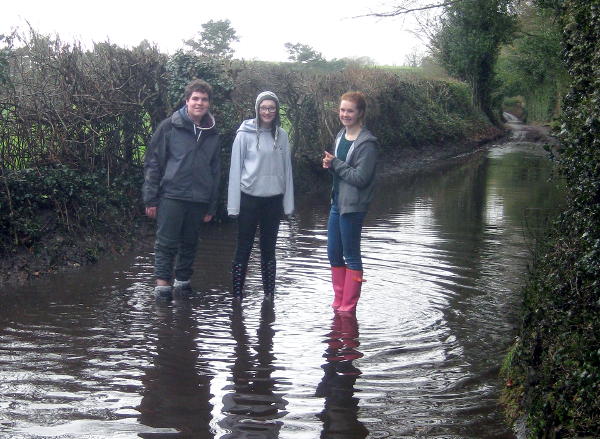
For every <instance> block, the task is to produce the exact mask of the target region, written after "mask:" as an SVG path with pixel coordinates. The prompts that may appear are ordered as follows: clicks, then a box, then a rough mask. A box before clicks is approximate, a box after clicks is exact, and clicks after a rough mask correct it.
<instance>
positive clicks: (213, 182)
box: [142, 79, 221, 300]
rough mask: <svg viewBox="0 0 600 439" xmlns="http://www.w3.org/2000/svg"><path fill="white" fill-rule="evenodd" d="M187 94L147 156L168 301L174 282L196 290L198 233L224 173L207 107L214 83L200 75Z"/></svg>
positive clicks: (160, 278) (158, 268)
mask: <svg viewBox="0 0 600 439" xmlns="http://www.w3.org/2000/svg"><path fill="white" fill-rule="evenodd" d="M184 95H185V105H184V106H183V107H182V108H180V109H179V110H177V111H176V112H175V113H173V115H171V117H169V118H167V119H165V120H163V121H162V122H161V123H160V124H159V126H158V128H157V130H156V132H155V133H154V135H153V136H152V140H151V141H150V145H149V146H148V149H147V150H146V156H145V160H144V186H143V188H142V192H143V197H144V204H145V205H146V215H147V216H148V217H150V218H156V241H155V247H154V250H155V263H154V267H155V269H154V272H155V276H156V288H155V290H154V292H155V296H156V297H157V298H158V299H165V300H170V299H172V297H173V295H172V294H173V287H175V288H176V289H177V290H178V291H180V292H181V293H182V294H190V293H191V292H192V290H191V287H190V277H191V276H192V271H193V270H192V265H193V263H194V259H195V257H196V249H197V246H198V235H199V232H200V227H201V225H202V223H206V222H209V221H210V220H211V219H212V217H213V216H214V214H215V212H216V208H217V199H218V193H219V179H220V173H221V162H220V160H221V156H220V139H219V135H218V133H217V131H216V129H215V120H214V118H213V116H212V115H211V114H210V112H209V107H210V104H211V99H212V88H211V86H210V85H209V84H208V83H206V82H205V81H202V80H200V79H197V80H194V81H192V82H190V83H189V84H188V85H187V86H186V88H185V91H184ZM173 274H174V275H175V280H174V282H173Z"/></svg>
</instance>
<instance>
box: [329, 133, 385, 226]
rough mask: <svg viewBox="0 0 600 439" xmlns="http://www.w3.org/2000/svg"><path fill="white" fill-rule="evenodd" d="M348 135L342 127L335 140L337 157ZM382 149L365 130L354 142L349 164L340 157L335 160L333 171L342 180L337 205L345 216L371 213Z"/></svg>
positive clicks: (348, 158)
mask: <svg viewBox="0 0 600 439" xmlns="http://www.w3.org/2000/svg"><path fill="white" fill-rule="evenodd" d="M344 133H345V129H344V128H342V129H341V130H340V132H339V133H338V134H337V136H336V138H335V143H334V154H335V153H337V147H338V145H339V143H340V139H341V138H342V135H343V134H344ZM378 150H379V143H378V141H377V138H376V137H375V136H374V135H373V134H372V133H371V131H369V130H368V129H367V128H364V127H363V128H362V130H361V131H360V133H359V135H358V137H357V138H356V140H355V141H354V142H353V143H352V146H351V147H350V150H349V151H348V155H347V156H346V161H343V160H340V159H338V158H337V157H335V158H334V159H333V160H332V161H331V168H330V169H329V170H330V172H332V173H334V174H335V175H337V176H338V177H339V178H340V182H339V189H338V190H339V192H338V196H337V206H338V209H339V211H340V213H341V214H342V215H343V214H345V213H351V212H366V211H367V208H368V206H369V203H370V202H371V200H372V199H373V193H374V188H375V176H376V167H377V157H378V155H379V152H378Z"/></svg>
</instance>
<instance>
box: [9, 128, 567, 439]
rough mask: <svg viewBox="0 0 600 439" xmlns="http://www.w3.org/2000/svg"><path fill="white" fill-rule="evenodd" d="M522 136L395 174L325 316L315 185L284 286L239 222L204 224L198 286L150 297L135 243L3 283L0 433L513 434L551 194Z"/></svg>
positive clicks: (286, 254)
mask: <svg viewBox="0 0 600 439" xmlns="http://www.w3.org/2000/svg"><path fill="white" fill-rule="evenodd" d="M551 174H552V171H551V163H550V161H549V160H548V159H547V157H546V153H545V151H543V149H542V147H541V146H540V145H535V144H530V143H522V142H519V141H518V139H514V141H512V142H509V143H504V144H500V145H495V146H492V147H491V148H488V149H486V150H485V151H481V152H478V153H475V154H471V155H469V156H464V157H459V158H456V159H453V160H451V161H449V162H448V163H446V164H445V165H444V166H441V167H439V168H437V169H435V170H429V171H427V172H420V173H417V174H414V175H411V176H408V177H401V178H400V177H397V178H393V179H390V180H387V181H386V182H385V183H382V185H381V186H380V189H379V192H378V194H379V195H378V197H377V199H376V201H375V202H374V204H373V206H372V209H371V210H370V212H369V215H368V217H367V220H366V225H365V227H364V233H363V254H364V265H365V277H366V279H367V282H366V283H365V284H364V287H363V296H362V298H361V301H360V302H359V306H358V311H357V314H356V316H355V317H352V316H344V317H340V316H336V315H335V314H334V313H333V311H332V310H331V308H330V307H329V303H330V302H331V300H332V292H331V291H330V283H329V271H328V268H327V267H328V265H327V256H326V230H325V229H326V221H327V199H326V196H325V195H324V196H322V197H314V198H311V199H310V200H303V201H302V202H301V203H300V206H299V210H298V214H297V215H296V217H295V218H293V219H291V220H290V221H285V222H284V223H283V224H282V228H281V233H280V240H279V242H278V273H277V293H276V297H275V299H274V301H273V302H270V301H264V300H263V295H262V292H261V283H260V273H259V268H258V258H257V257H256V255H253V259H252V260H251V266H250V268H249V277H248V280H247V297H246V299H245V300H244V301H243V303H242V304H241V306H235V305H232V302H231V300H230V294H229V291H230V274H229V269H230V261H231V257H232V254H233V250H234V247H233V241H234V234H235V228H234V225H233V224H225V225H214V226H209V227H208V228H207V229H206V230H205V231H204V233H203V239H202V244H201V249H200V252H199V255H198V259H197V264H196V272H195V274H194V277H193V279H192V280H193V283H194V285H195V287H196V289H197V290H198V295H197V297H195V298H193V299H191V300H188V301H176V302H173V303H171V304H157V303H155V301H154V299H153V297H152V280H151V277H152V276H151V273H152V261H153V254H152V251H153V250H152V238H151V236H149V237H148V240H147V242H146V243H144V246H143V247H142V249H141V250H138V251H136V252H135V254H128V255H124V256H122V257H119V258H116V259H114V260H112V261H107V262H103V263H100V264H97V265H95V266H93V267H86V268H82V269H81V270H79V271H77V272H71V273H64V274H59V275H56V276H53V277H52V278H47V279H43V280H41V281H36V282H34V283H32V284H30V285H28V286H26V287H23V288H20V289H12V290H10V291H3V292H2V294H1V295H0V297H1V298H2V299H1V300H2V302H3V303H1V304H0V305H1V310H0V437H2V438H19V439H20V438H138V437H139V438H156V439H158V438H257V439H263V438H282V439H294V438H299V439H304V438H306V439H313V438H336V439H351V438H352V439H354V438H367V437H368V438H445V439H449V438H482V439H483V438H485V439H490V438H513V437H514V435H513V433H512V432H511V431H510V429H508V428H507V427H506V426H505V425H504V423H503V416H502V413H501V408H500V407H499V405H498V396H499V392H500V387H501V385H502V383H501V380H500V379H499V377H498V372H499V368H500V364H501V362H502V360H503V356H504V355H505V353H506V351H507V348H508V347H509V346H510V344H511V341H512V339H513V337H514V336H515V328H516V326H517V325H518V307H519V303H520V296H519V289H520V286H521V285H522V284H523V282H524V279H525V278H526V273H527V264H528V262H529V261H530V257H531V251H532V247H533V245H532V237H535V236H539V235H540V234H541V233H542V232H543V230H544V229H545V227H546V226H547V220H546V218H547V217H548V215H551V214H552V213H555V212H556V211H557V207H558V206H559V205H560V203H561V200H562V197H561V194H560V191H559V190H558V189H556V188H555V184H554V183H552V182H550V181H549V179H550V176H551Z"/></svg>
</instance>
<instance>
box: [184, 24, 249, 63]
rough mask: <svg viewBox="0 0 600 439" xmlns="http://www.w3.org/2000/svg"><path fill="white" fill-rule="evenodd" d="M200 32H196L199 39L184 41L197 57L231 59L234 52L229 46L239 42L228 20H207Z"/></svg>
mask: <svg viewBox="0 0 600 439" xmlns="http://www.w3.org/2000/svg"><path fill="white" fill-rule="evenodd" d="M202 29H203V30H202V31H200V32H198V34H199V36H200V38H198V39H196V40H195V39H190V40H187V41H184V44H185V45H187V46H189V47H190V48H191V49H192V51H194V52H197V53H198V54H199V55H203V56H208V57H210V58H225V59H229V58H231V57H233V52H234V50H233V49H232V48H231V44H232V43H234V42H237V41H239V40H240V39H239V37H238V36H237V33H236V31H235V29H234V28H232V27H231V21H229V20H217V21H215V20H209V21H207V22H206V23H204V24H203V25H202Z"/></svg>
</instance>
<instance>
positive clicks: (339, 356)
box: [315, 313, 369, 439]
mask: <svg viewBox="0 0 600 439" xmlns="http://www.w3.org/2000/svg"><path fill="white" fill-rule="evenodd" d="M358 336H359V334H358V322H357V320H356V315H355V314H353V313H352V314H347V313H343V314H340V313H335V314H334V316H333V319H332V322H331V332H330V333H329V334H328V337H327V339H326V340H325V342H326V343H327V349H326V350H325V354H324V355H323V356H324V357H325V359H326V362H325V364H323V365H322V366H321V367H322V368H323V372H324V375H323V379H322V380H321V382H320V383H319V385H318V386H317V390H316V392H315V395H316V396H318V397H322V398H325V408H324V409H323V411H322V412H321V413H320V414H319V419H320V420H321V421H322V422H323V431H322V432H321V438H333V437H336V438H347V439H359V438H366V437H367V436H368V434H369V431H368V430H367V428H366V427H365V426H364V424H363V423H362V422H360V421H359V420H358V411H359V408H358V403H359V399H358V398H357V397H355V396H354V394H355V393H356V392H357V390H356V389H355V388H354V385H355V384H356V380H357V378H358V377H359V376H360V375H361V373H362V372H361V371H360V369H358V368H357V367H356V366H355V365H354V360H356V359H358V358H361V357H362V356H363V354H362V353H361V352H359V351H358V350H357V348H358V346H359V341H358Z"/></svg>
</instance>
